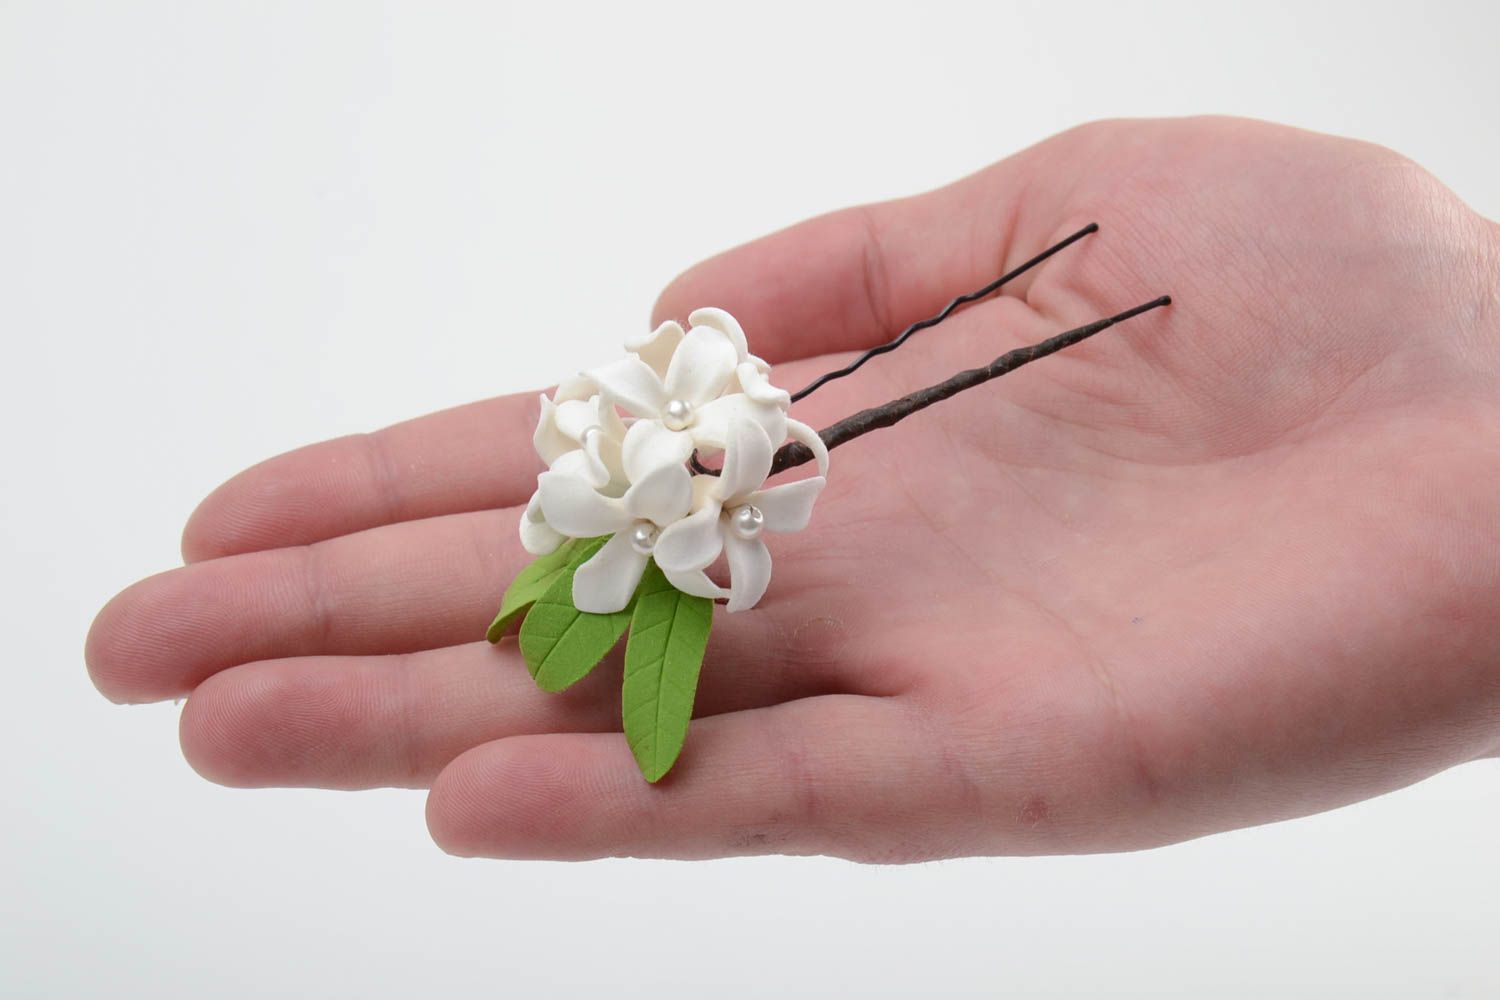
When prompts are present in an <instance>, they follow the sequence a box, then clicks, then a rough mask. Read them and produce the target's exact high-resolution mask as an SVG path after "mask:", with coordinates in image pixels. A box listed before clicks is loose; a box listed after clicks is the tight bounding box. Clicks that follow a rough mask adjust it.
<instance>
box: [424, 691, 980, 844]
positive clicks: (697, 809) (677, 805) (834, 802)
mask: <svg viewBox="0 0 1500 1000" xmlns="http://www.w3.org/2000/svg"><path fill="white" fill-rule="evenodd" d="M917 732H918V727H917V726H915V725H914V723H913V719H912V708H911V706H909V705H908V704H906V703H905V702H904V701H902V700H901V699H896V698H868V697H862V696H857V695H829V696H824V697H818V698H811V699H806V700H802V701H793V702H787V703H786V704H782V705H777V706H775V707H771V708H762V709H757V710H754V711H748V712H735V713H732V714H729V715H721V716H715V717H713V718H708V719H703V720H700V721H696V722H694V723H693V724H692V727H691V730H690V731H689V733H688V739H687V744H686V746H685V747H684V749H683V754H682V757H681V758H680V759H679V760H678V762H677V765H676V767H675V768H674V770H673V771H672V773H670V774H668V775H667V777H666V778H664V779H662V780H661V781H660V782H658V783H657V784H655V785H650V784H647V783H646V781H645V780H644V779H643V778H642V777H641V775H640V772H639V771H638V770H637V769H636V764H635V760H634V758H633V757H632V756H631V753H630V749H629V747H628V746H627V744H626V742H625V739H624V737H623V736H621V735H620V734H618V733H610V734H603V733H600V734H567V735H532V736H515V737H510V738H507V739H502V740H497V741H495V742H493V743H489V744H486V745H484V746H480V747H476V748H475V749H473V750H470V751H468V752H467V753H465V754H463V755H462V756H460V757H459V758H458V759H457V760H455V761H453V762H452V763H451V764H449V765H448V766H447V767H446V768H445V769H444V770H443V771H442V772H441V773H440V774H439V775H438V778H437V781H436V782H435V783H434V785H433V788H432V792H431V794H430V795H429V797H428V800H427V823H428V827H429V829H430V830H431V832H432V835H433V838H434V839H435V840H436V841H437V842H438V844H439V846H441V847H442V848H443V849H444V850H446V851H449V852H450V853H453V854H459V855H465V856H484V857H504V858H551V859H559V860H576V859H585V858H599V857H614V856H647V857H663V858H709V857H724V856H730V855H743V854H765V853H783V854H838V855H841V856H845V857H861V858H867V859H877V858H888V857H891V856H892V855H893V852H895V851H898V850H899V849H900V848H899V843H900V842H903V841H907V840H908V838H914V837H921V836H922V835H923V832H924V830H926V829H927V827H928V825H929V824H933V823H940V822H943V821H944V819H946V817H942V818H940V817H941V816H942V810H941V809H939V808H937V803H938V802H939V801H940V797H941V796H943V795H945V794H947V793H948V792H950V791H951V786H952V778H951V776H948V777H944V776H943V775H941V774H940V773H938V771H939V767H938V766H937V765H936V764H935V763H934V760H933V758H932V757H930V756H929V755H925V754H924V753H922V752H921V749H920V747H919V745H918V739H917Z"/></svg>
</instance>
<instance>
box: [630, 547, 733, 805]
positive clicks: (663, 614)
mask: <svg viewBox="0 0 1500 1000" xmlns="http://www.w3.org/2000/svg"><path fill="white" fill-rule="evenodd" d="M713 622H714V602H713V601H710V600H708V599H707V598H704V597H694V596H693V595H692V594H684V593H683V592H682V591H680V590H678V589H677V588H676V587H673V586H672V585H671V584H670V583H668V582H667V578H666V577H665V576H663V575H662V572H661V570H659V569H657V568H656V563H655V562H652V563H650V564H649V565H648V566H647V567H646V575H645V576H644V577H642V578H641V585H640V587H639V588H638V589H637V590H636V592H635V613H634V614H633V615H632V616H631V621H630V641H629V642H628V643H627V644H626V646H625V686H624V690H623V691H622V692H621V697H620V701H621V710H622V714H623V715H624V721H625V739H626V740H627V741H628V742H629V743H630V752H631V753H633V754H635V761H636V764H638V765H639V766H640V769H641V773H642V774H644V775H645V776H646V780H647V781H656V780H658V779H659V778H661V776H662V775H664V774H666V773H667V772H668V771H669V770H671V768H672V764H673V763H675V762H676V760H677V755H678V754H679V753H681V752H682V743H683V740H685V739H686V738H687V729H688V721H689V720H690V719H692V717H693V696H694V694H695V693H696V692H697V688H698V669H699V667H701V666H702V665H703V653H704V651H705V650H706V649H707V648H708V633H709V630H710V629H711V628H712V627H713Z"/></svg>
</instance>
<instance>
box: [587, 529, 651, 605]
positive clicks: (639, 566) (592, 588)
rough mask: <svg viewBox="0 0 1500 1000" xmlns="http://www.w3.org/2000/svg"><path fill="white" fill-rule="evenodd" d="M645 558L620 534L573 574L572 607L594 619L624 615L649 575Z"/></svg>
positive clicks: (623, 534)
mask: <svg viewBox="0 0 1500 1000" xmlns="http://www.w3.org/2000/svg"><path fill="white" fill-rule="evenodd" d="M646 558H647V557H646V556H643V555H641V554H640V553H639V552H637V551H636V550H635V547H634V546H632V545H631V544H630V536H629V535H627V534H626V533H625V532H623V531H622V532H620V533H619V534H617V535H615V537H613V538H611V539H610V540H609V541H607V542H605V543H604V547H603V548H602V549H600V550H599V551H598V552H596V553H594V556H593V558H592V559H590V560H589V561H588V562H586V563H584V564H583V565H582V566H580V567H578V572H576V573H574V574H573V606H574V607H575V608H577V609H578V610H579V611H587V612H588V613H590V614H595V615H609V614H614V613H615V612H616V611H622V610H624V608H625V605H627V604H629V603H630V598H631V597H632V596H633V595H634V594H635V588H636V587H637V586H638V585H639V584H640V582H641V574H642V573H644V572H646Z"/></svg>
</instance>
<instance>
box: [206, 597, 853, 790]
mask: <svg viewBox="0 0 1500 1000" xmlns="http://www.w3.org/2000/svg"><path fill="white" fill-rule="evenodd" d="M752 631H753V632H755V634H753V635H752V634H751V632H752ZM764 638H765V636H764V635H762V634H760V633H759V632H758V631H757V630H755V626H754V623H753V622H750V623H740V622H738V621H735V622H720V625H719V627H718V628H716V629H715V631H714V637H713V641H712V642H711V644H710V646H709V651H708V655H707V658H706V662H705V665H704V669H703V672H702V675H701V678H700V681H699V685H698V693H697V699H696V701H695V704H694V712H695V714H696V715H698V716H699V717H702V716H708V715H714V714H718V713H723V712H734V711H741V710H744V709H750V708H757V707H761V706H765V705H774V704H777V703H779V702H782V701H787V700H790V699H794V698H804V697H809V696H812V695H817V694H824V693H828V692H833V691H837V690H841V683H842V681H841V678H840V677H839V675H838V673H837V671H835V670H834V669H832V668H831V667H830V665H829V663H828V662H827V661H826V660H820V659H819V658H817V657H809V658H807V659H806V660H804V661H803V662H799V663H797V664H795V665H793V664H791V663H790V662H789V661H787V660H786V659H784V658H783V657H782V656H781V655H780V653H779V652H778V650H777V649H776V645H775V643H766V642H764V641H757V640H764ZM620 661H621V657H620V655H619V651H618V650H617V651H616V653H615V654H613V655H611V656H610V657H609V658H608V659H607V660H606V662H605V663H603V664H601V665H600V666H598V667H596V668H595V670H594V672H593V673H592V674H590V675H589V676H588V677H587V678H585V679H584V680H583V681H581V682H579V683H578V684H576V685H574V686H573V687H572V688H569V689H568V690H567V691H564V692H562V693H560V694H554V693H548V692H544V691H541V690H540V689H538V688H537V686H536V684H535V682H533V681H532V679H531V677H530V675H529V674H528V673H527V672H526V667H525V665H524V664H523V663H522V662H521V658H520V654H519V652H518V651H517V648H516V645H515V643H513V642H505V643H501V644H500V645H498V646H491V645H490V644H489V643H485V642H479V643H470V644H468V645H465V646H456V647H452V648H449V649H439V650H430V651H427V652H422V653H413V654H410V655H407V656H352V657H306V658H300V659H290V660H270V661H266V662H261V663H247V664H245V665H243V666H238V667H233V668H231V669H229V670H225V671H223V672H221V673H219V674H216V675H214V676H213V677H211V678H209V679H208V680H207V681H205V682H204V683H203V684H201V685H199V687H198V688H197V689H196V690H194V691H193V693H192V695H191V696H190V697H189V698H188V701H187V704H186V706H185V707H184V708H183V712H182V719H181V725H180V731H181V740H182V749H183V753H184V755H185V756H186V757H187V759H188V762H189V763H190V764H192V766H193V767H194V769H196V770H197V771H198V772H199V773H200V774H202V775H203V776H204V777H206V778H209V779H210V780H212V781H216V782H219V783H220V784H225V785H235V786H240V787H266V786H287V787H293V786H301V787H318V788H346V789H353V788H376V787H389V786H396V787H409V788H417V787H426V786H427V785H428V784H430V783H431V781H432V779H433V778H434V777H436V775H437V773H438V771H440V770H441V769H442V768H443V767H444V766H445V765H446V764H447V763H448V762H449V761H451V760H453V758H455V757H457V756H458V755H459V754H460V753H462V752H464V751H465V750H468V749H469V748H471V747H475V746H479V745H481V744H483V743H487V742H489V741H491V740H496V739H500V738H502V737H508V736H517V735H523V734H534V733H584V732H618V731H619V729H620V684H621V679H622V670H621V662H620Z"/></svg>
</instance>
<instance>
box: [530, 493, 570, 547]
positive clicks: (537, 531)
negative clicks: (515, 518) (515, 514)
mask: <svg viewBox="0 0 1500 1000" xmlns="http://www.w3.org/2000/svg"><path fill="white" fill-rule="evenodd" d="M538 495H539V494H536V493H533V494H532V495H531V502H530V503H528V504H527V505H526V512H525V513H524V514H522V515H521V547H522V548H523V549H525V550H526V551H527V552H530V553H531V554H532V555H534V556H544V555H546V554H547V553H549V552H554V551H556V550H557V547H558V546H559V545H561V544H562V541H563V536H562V535H561V534H559V533H558V532H557V531H556V530H555V529H554V528H553V527H552V526H551V525H550V524H548V523H547V520H546V518H544V517H543V516H542V505H541V503H540V502H539V501H538V499H537V497H538Z"/></svg>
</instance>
